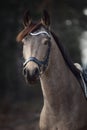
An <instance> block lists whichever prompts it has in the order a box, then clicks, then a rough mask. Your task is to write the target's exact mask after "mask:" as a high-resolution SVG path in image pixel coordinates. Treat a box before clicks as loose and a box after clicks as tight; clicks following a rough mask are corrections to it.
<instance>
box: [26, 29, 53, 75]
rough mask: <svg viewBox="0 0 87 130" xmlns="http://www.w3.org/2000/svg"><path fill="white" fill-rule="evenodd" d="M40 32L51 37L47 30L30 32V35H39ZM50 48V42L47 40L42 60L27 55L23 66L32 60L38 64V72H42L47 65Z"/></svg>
mask: <svg viewBox="0 0 87 130" xmlns="http://www.w3.org/2000/svg"><path fill="white" fill-rule="evenodd" d="M41 34H46V35H47V36H48V37H49V38H50V39H51V36H50V34H49V33H48V32H46V31H40V32H34V33H30V35H31V36H38V35H41ZM50 49H51V43H50V42H49V43H48V49H47V52H46V55H45V59H44V60H42V61H40V60H38V59H37V58H35V57H29V58H28V59H27V60H25V62H24V63H23V67H24V68H25V66H26V65H27V63H29V62H30V61H33V62H35V63H36V64H37V65H38V67H39V71H40V73H42V72H44V71H45V70H46V68H47V66H48V61H49V55H50Z"/></svg>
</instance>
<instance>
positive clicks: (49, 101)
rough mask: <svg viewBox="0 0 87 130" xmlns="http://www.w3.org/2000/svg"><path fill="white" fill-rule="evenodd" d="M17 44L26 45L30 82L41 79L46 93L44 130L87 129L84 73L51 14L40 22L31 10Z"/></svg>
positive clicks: (26, 74)
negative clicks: (52, 26) (53, 24)
mask: <svg viewBox="0 0 87 130" xmlns="http://www.w3.org/2000/svg"><path fill="white" fill-rule="evenodd" d="M23 25H24V29H23V30H22V31H21V32H20V33H19V34H18V36H17V41H18V42H22V44H23V57H24V59H25V62H24V63H23V73H24V77H25V78H26V80H27V82H28V83H30V84H34V83H36V81H37V80H38V79H39V80H40V83H41V89H42V93H43V108H42V111H41V114H40V121H39V127H40V130H87V101H86V98H85V95H84V92H83V91H82V85H81V83H82V81H81V75H80V70H79V69H78V67H76V66H75V65H74V63H73V62H72V60H71V57H70V55H69V53H68V52H67V51H66V48H65V47H64V45H63V44H62V43H61V42H60V40H59V38H58V37H57V36H56V34H55V33H54V32H53V31H51V29H50V16H49V13H48V12H47V11H43V15H42V17H41V19H40V20H39V21H38V22H35V21H32V18H31V15H30V13H29V11H27V12H26V13H25V15H24V18H23Z"/></svg>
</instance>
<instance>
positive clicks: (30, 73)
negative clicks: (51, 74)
mask: <svg viewBox="0 0 87 130" xmlns="http://www.w3.org/2000/svg"><path fill="white" fill-rule="evenodd" d="M23 74H24V76H25V78H26V80H27V82H28V83H30V84H34V83H36V82H37V80H38V79H39V69H38V67H35V68H34V69H33V70H30V69H28V68H24V69H23Z"/></svg>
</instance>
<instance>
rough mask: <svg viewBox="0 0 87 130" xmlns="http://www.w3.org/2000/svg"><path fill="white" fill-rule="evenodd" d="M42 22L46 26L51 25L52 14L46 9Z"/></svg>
mask: <svg viewBox="0 0 87 130" xmlns="http://www.w3.org/2000/svg"><path fill="white" fill-rule="evenodd" d="M41 22H42V24H43V25H45V26H46V27H49V26H50V16H49V14H48V12H47V11H46V10H44V11H43V16H42V18H41Z"/></svg>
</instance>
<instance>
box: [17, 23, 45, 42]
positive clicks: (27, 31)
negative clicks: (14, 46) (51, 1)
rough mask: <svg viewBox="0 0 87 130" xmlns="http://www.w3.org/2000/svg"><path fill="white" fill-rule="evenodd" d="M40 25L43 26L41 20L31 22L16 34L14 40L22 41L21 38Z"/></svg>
mask: <svg viewBox="0 0 87 130" xmlns="http://www.w3.org/2000/svg"><path fill="white" fill-rule="evenodd" d="M40 26H43V24H42V23H41V22H38V23H31V24H30V25H29V26H27V27H25V28H24V29H23V30H22V31H21V32H20V33H19V34H18V36H17V38H16V40H17V41H18V42H20V41H22V39H23V38H24V37H25V36H26V35H27V34H29V33H31V32H33V31H35V30H37V29H38V28H39V27H40Z"/></svg>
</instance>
